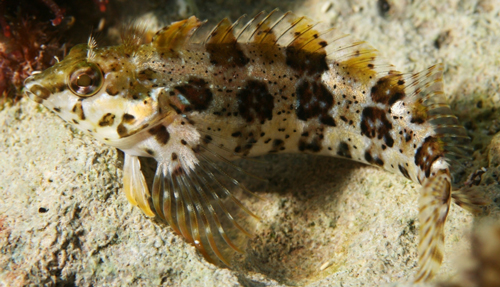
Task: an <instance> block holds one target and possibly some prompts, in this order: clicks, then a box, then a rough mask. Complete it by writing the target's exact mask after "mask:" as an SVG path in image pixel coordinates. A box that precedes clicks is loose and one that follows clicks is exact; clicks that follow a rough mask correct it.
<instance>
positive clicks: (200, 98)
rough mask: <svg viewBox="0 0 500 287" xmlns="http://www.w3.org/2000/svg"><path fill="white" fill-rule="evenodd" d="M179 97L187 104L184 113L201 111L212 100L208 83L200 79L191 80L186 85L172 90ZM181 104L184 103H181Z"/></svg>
mask: <svg viewBox="0 0 500 287" xmlns="http://www.w3.org/2000/svg"><path fill="white" fill-rule="evenodd" d="M174 89H175V90H176V91H177V92H178V93H179V95H178V96H182V97H184V98H185V99H186V100H187V101H188V102H189V104H188V105H186V106H185V107H184V110H185V111H190V110H195V111H203V110H206V109H207V108H208V106H209V105H210V103H211V102H212V99H213V94H212V91H211V90H210V88H209V85H208V83H207V82H206V81H205V80H203V79H200V78H191V79H190V80H189V81H188V83H187V84H184V85H180V86H176V87H175V88H174ZM181 102H185V101H182V99H181Z"/></svg>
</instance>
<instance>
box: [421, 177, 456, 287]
mask: <svg viewBox="0 0 500 287" xmlns="http://www.w3.org/2000/svg"><path fill="white" fill-rule="evenodd" d="M450 203H451V177H450V174H449V171H448V170H447V169H446V170H439V171H438V172H436V174H435V175H434V176H431V177H429V178H428V179H427V180H426V181H425V182H424V184H423V188H422V191H421V194H420V199H419V206H420V212H419V221H420V242H419V245H418V254H419V258H418V264H419V269H418V272H417V275H416V277H415V282H421V281H426V280H429V279H431V278H432V277H434V275H436V273H437V271H438V270H439V267H440V266H441V262H442V261H443V251H444V224H445V222H446V216H447V215H448V210H449V209H450Z"/></svg>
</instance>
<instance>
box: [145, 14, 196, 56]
mask: <svg viewBox="0 0 500 287" xmlns="http://www.w3.org/2000/svg"><path fill="white" fill-rule="evenodd" d="M202 24H203V22H201V21H200V20H198V19H197V18H196V17H195V16H191V17H189V18H188V19H186V20H182V21H178V22H174V23H172V24H170V25H169V26H166V27H164V28H162V29H161V30H160V31H158V32H157V33H156V35H155V36H154V37H153V42H152V44H153V45H154V47H155V48H156V49H157V50H158V51H161V52H176V51H178V50H179V49H180V48H182V47H183V46H184V45H185V44H186V43H187V42H188V41H189V39H190V38H191V35H192V34H193V33H194V31H195V30H196V29H197V28H198V27H200V26H201V25H202Z"/></svg>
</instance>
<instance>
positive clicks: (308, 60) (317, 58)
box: [286, 42, 328, 75]
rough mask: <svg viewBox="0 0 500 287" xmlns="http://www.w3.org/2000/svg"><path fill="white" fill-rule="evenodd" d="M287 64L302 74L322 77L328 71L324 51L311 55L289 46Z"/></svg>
mask: <svg viewBox="0 0 500 287" xmlns="http://www.w3.org/2000/svg"><path fill="white" fill-rule="evenodd" d="M325 43H326V42H325ZM286 64H287V65H288V66H290V67H291V68H292V69H294V70H295V71H297V72H299V73H301V74H309V75H320V74H321V73H323V72H324V71H326V70H328V64H327V63H326V52H324V50H323V51H318V52H313V53H311V52H308V51H305V50H302V49H298V48H297V47H295V46H289V47H287V48H286Z"/></svg>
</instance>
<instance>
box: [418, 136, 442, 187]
mask: <svg viewBox="0 0 500 287" xmlns="http://www.w3.org/2000/svg"><path fill="white" fill-rule="evenodd" d="M443 156H444V149H443V144H442V143H440V141H439V139H437V138H434V137H432V136H429V137H427V138H425V140H424V142H423V143H422V145H421V146H420V147H419V148H418V149H417V152H416V153H415V164H416V165H417V166H418V167H420V169H421V170H422V171H424V172H425V176H426V177H429V176H430V174H431V167H432V164H433V163H434V162H435V161H436V160H437V159H439V158H440V157H443Z"/></svg>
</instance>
